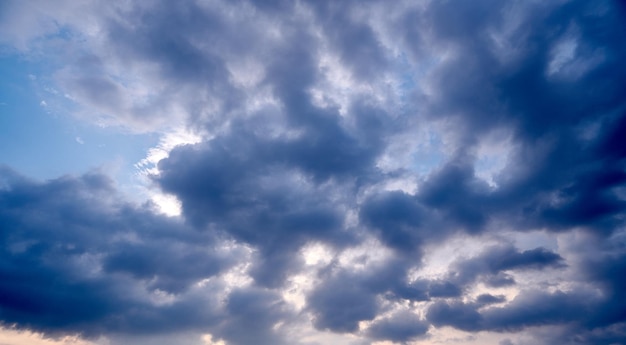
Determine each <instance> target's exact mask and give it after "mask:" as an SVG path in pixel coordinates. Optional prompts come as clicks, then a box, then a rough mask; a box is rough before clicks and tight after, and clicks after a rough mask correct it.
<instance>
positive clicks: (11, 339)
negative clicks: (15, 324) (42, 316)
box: [0, 328, 96, 345]
mask: <svg viewBox="0 0 626 345" xmlns="http://www.w3.org/2000/svg"><path fill="white" fill-rule="evenodd" d="M0 344H2V345H96V343H93V342H90V341H86V340H83V339H80V338H79V337H77V336H65V337H62V338H59V339H49V338H44V336H43V334H41V333H35V332H31V331H20V330H17V329H13V328H0Z"/></svg>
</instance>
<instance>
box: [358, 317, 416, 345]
mask: <svg viewBox="0 0 626 345" xmlns="http://www.w3.org/2000/svg"><path fill="white" fill-rule="evenodd" d="M427 331H428V323H427V322H425V321H424V320H422V319H420V318H419V317H418V316H417V315H415V314H413V313H409V312H400V313H397V314H394V315H393V316H391V317H389V318H386V319H382V320H379V321H376V322H374V323H373V324H372V325H371V326H370V327H369V328H368V333H369V334H370V336H371V337H372V338H374V339H377V340H389V341H392V342H395V343H406V342H408V341H411V340H416V339H419V338H420V337H422V336H424V335H425V334H426V332H427Z"/></svg>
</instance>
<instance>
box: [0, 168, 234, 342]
mask: <svg viewBox="0 0 626 345" xmlns="http://www.w3.org/2000/svg"><path fill="white" fill-rule="evenodd" d="M2 179H3V180H5V181H7V182H6V185H5V186H4V187H3V188H2V190H1V191H0V204H1V205H2V207H1V211H0V218H1V221H0V223H1V224H2V226H1V229H2V231H1V234H2V235H1V239H2V268H1V271H2V273H1V274H2V276H3V277H4V278H3V279H2V284H1V285H2V287H1V289H2V304H1V305H2V308H0V310H1V311H0V313H1V315H2V319H3V321H4V322H6V323H9V324H13V323H15V324H17V325H18V326H19V327H26V328H33V329H38V330H42V331H46V332H50V333H60V332H77V333H83V334H87V335H97V334H100V333H101V332H105V331H122V330H124V329H133V331H139V332H161V331H165V330H167V329H172V328H178V327H181V326H182V327H189V328H196V327H199V326H200V325H202V324H205V323H206V324H207V325H208V324H210V323H212V322H213V321H212V318H213V317H214V315H212V314H213V313H212V312H210V310H211V309H213V307H212V306H211V305H210V304H207V309H206V311H201V310H197V311H192V310H190V309H189V307H191V305H192V304H190V303H189V302H188V301H187V302H186V301H185V298H186V297H181V299H180V301H179V302H178V303H174V304H172V305H170V306H158V305H155V304H153V303H151V302H150V301H149V295H150V294H151V293H152V292H154V291H156V289H162V290H164V291H179V290H181V289H183V288H187V287H188V286H189V285H191V284H192V283H195V282H197V281H199V280H200V279H204V278H207V277H210V276H212V275H214V274H216V273H217V272H219V271H220V270H221V269H223V268H226V267H228V266H230V263H229V261H230V260H229V259H228V258H227V257H220V255H216V254H217V253H216V251H215V250H214V249H212V247H213V243H214V241H213V240H212V239H211V237H210V236H205V235H201V234H198V233H196V232H194V231H192V230H191V229H189V228H188V227H186V226H184V225H183V224H181V223H180V222H179V221H177V220H172V219H168V218H165V217H162V216H158V215H155V214H154V213H153V212H152V211H151V209H150V208H149V206H142V207H138V206H134V205H132V204H128V203H125V202H122V201H121V199H119V195H118V194H117V192H116V191H115V189H114V187H113V185H112V181H111V180H109V179H108V178H107V177H105V176H103V175H100V174H97V173H92V174H87V175H83V176H79V177H62V178H59V179H55V180H51V181H48V182H44V183H40V182H34V181H30V180H27V179H25V178H23V177H21V176H19V175H17V174H16V173H14V172H12V171H10V170H7V169H6V168H5V169H3V171H2ZM144 241H145V242H144ZM133 242H135V243H141V242H144V243H146V244H147V245H151V246H152V248H151V249H152V251H151V252H150V253H146V252H144V253H142V252H141V251H139V250H137V251H136V250H135V248H134V246H133V245H132V244H131V243H133ZM200 246H203V247H204V248H205V249H204V251H203V252H200V251H198V248H199V247H200ZM137 247H139V245H137ZM190 250H192V252H193V250H195V251H196V252H195V253H194V255H195V256H196V258H195V259H196V260H198V261H202V262H204V264H203V265H198V264H197V262H194V264H193V265H189V264H190V263H189V262H188V259H189V258H188V257H186V256H185V254H183V253H184V252H186V251H190ZM172 251H176V252H177V253H178V254H176V255H171V256H169V257H160V256H161V255H163V254H166V253H167V252H172ZM124 257H126V258H128V260H122V259H121V258H124ZM159 261H160V262H161V263H162V264H163V265H157V263H158V262H159ZM194 261H195V260H194ZM168 266H170V267H171V266H175V267H176V269H172V268H168ZM186 266H190V267H186ZM206 267H210V268H209V269H207V268H206ZM114 272H128V273H130V275H129V276H125V275H117V274H114ZM131 278H134V279H131ZM143 283H146V284H148V289H147V290H144V289H143V288H142V287H141V286H142V284H143ZM208 301H209V300H208V299H207V301H206V302H208ZM197 302H198V303H200V302H201V301H200V300H198V301H197ZM202 303H205V302H202ZM177 314H179V315H180V318H179V320H180V323H176V322H174V323H169V322H168V323H166V321H167V320H166V317H165V315H177ZM131 325H134V326H136V327H132V326H131Z"/></svg>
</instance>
